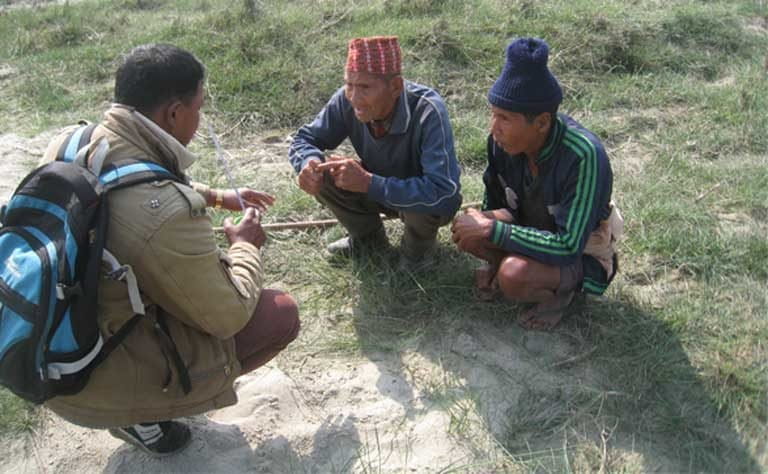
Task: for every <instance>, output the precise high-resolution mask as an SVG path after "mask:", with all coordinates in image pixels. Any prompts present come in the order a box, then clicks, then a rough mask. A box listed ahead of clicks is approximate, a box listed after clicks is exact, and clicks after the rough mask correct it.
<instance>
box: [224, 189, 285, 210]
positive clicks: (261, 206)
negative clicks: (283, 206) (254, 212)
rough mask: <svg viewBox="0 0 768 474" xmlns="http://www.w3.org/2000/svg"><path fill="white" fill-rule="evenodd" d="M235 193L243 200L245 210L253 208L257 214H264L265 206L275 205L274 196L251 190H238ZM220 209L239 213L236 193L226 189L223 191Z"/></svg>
mask: <svg viewBox="0 0 768 474" xmlns="http://www.w3.org/2000/svg"><path fill="white" fill-rule="evenodd" d="M237 192H239V193H240V198H241V199H242V200H243V204H244V205H245V208H246V209H248V208H249V207H255V208H256V209H258V211H259V212H261V213H264V212H266V210H267V206H271V205H272V204H274V203H275V198H274V196H271V195H269V194H267V193H262V192H260V191H255V190H253V189H251V188H239V189H238V190H237ZM221 207H222V208H224V209H227V210H230V211H240V210H241V209H240V201H239V200H238V199H237V193H235V191H234V190H233V189H227V190H225V191H224V198H223V199H222V202H221Z"/></svg>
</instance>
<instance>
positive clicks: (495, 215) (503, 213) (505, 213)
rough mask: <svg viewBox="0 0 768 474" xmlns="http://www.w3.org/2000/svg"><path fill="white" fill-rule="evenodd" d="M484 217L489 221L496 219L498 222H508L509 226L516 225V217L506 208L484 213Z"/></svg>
mask: <svg viewBox="0 0 768 474" xmlns="http://www.w3.org/2000/svg"><path fill="white" fill-rule="evenodd" d="M483 215H484V216H485V217H487V218H488V219H496V220H497V221H501V222H506V223H507V224H514V223H515V216H513V215H512V213H511V212H509V210H507V209H505V208H501V209H494V210H492V211H483Z"/></svg>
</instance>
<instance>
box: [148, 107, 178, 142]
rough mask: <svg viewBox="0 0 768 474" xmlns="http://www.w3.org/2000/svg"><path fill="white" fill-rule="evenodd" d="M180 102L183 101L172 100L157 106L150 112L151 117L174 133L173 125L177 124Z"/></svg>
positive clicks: (163, 127) (161, 126)
mask: <svg viewBox="0 0 768 474" xmlns="http://www.w3.org/2000/svg"><path fill="white" fill-rule="evenodd" d="M180 103H181V102H179V101H171V102H166V103H165V104H163V105H161V106H159V107H156V108H155V109H154V110H153V111H152V112H151V113H150V115H149V119H150V120H152V121H153V122H155V123H156V124H157V125H158V126H159V127H160V128H162V129H163V130H165V131H166V132H168V133H170V134H171V135H172V134H173V133H172V130H173V127H174V126H175V125H176V115H177V109H178V108H179V104H180Z"/></svg>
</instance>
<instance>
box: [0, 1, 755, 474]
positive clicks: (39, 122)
mask: <svg viewBox="0 0 768 474" xmlns="http://www.w3.org/2000/svg"><path fill="white" fill-rule="evenodd" d="M243 3H244V2H240V1H234V0H233V1H229V2H223V1H222V2H214V1H205V0H186V1H183V0H179V1H176V2H168V3H165V2H159V1H153V0H145V1H136V0H133V1H129V0H125V1H113V2H97V3H91V2H82V3H74V4H71V5H68V6H50V7H46V8H39V9H28V10H14V11H12V12H10V13H8V14H5V15H0V65H1V64H6V65H8V66H10V67H11V68H12V70H13V71H14V72H13V73H11V74H10V75H9V76H3V75H2V74H0V86H2V87H0V112H2V113H1V114H0V130H12V131H16V132H27V133H33V132H35V131H38V130H42V129H46V128H50V127H52V126H58V125H62V124H65V123H70V122H72V121H74V120H75V119H77V118H81V117H86V118H90V119H97V118H98V116H99V114H100V111H101V110H102V109H103V107H104V105H105V104H106V103H107V102H108V101H109V98H110V88H111V74H112V71H113V70H114V65H115V62H114V60H115V58H116V57H117V56H118V55H119V54H120V53H122V52H124V51H126V50H127V49H128V48H129V47H130V46H132V45H137V44H141V43H145V42H150V41H165V42H172V43H175V44H178V45H180V46H184V47H187V48H189V49H191V50H192V51H194V52H195V53H196V54H197V55H198V56H199V57H200V58H201V59H202V60H203V62H205V63H206V65H207V67H208V69H209V72H210V78H209V87H208V90H209V98H208V106H207V113H208V114H209V115H210V116H212V117H213V119H215V120H216V121H217V123H219V124H221V125H222V127H224V126H227V128H229V127H228V126H231V125H234V124H235V123H239V124H240V125H239V127H238V128H239V130H240V131H241V132H242V133H243V134H244V135H245V136H246V138H247V136H248V134H250V133H256V132H258V131H259V130H263V129H265V128H269V129H274V128H286V129H290V128H293V127H296V126H298V125H300V124H301V123H302V122H303V121H304V120H306V119H307V118H309V117H311V116H312V115H313V114H314V113H315V112H316V111H317V110H319V108H320V107H322V105H323V104H324V102H325V100H326V99H327V98H328V97H329V96H330V94H331V93H332V92H333V90H335V88H336V87H338V86H339V84H340V78H341V71H342V65H343V61H344V51H345V43H346V40H347V39H348V38H350V37H352V36H358V35H372V34H397V35H399V36H400V38H401V42H402V45H403V49H404V54H405V59H404V60H405V67H406V70H407V71H408V74H407V75H408V77H409V78H410V79H413V80H416V81H419V82H423V83H426V84H430V85H433V86H435V87H436V88H437V89H438V90H439V91H440V92H441V93H442V94H443V96H444V97H445V98H446V100H447V102H448V106H449V109H450V112H451V116H452V120H453V125H454V129H455V132H456V133H455V135H456V139H457V149H458V151H459V156H460V159H461V161H462V163H463V164H464V166H465V174H464V183H465V200H466V201H475V200H478V199H480V198H481V187H480V185H479V174H480V169H481V166H482V160H483V156H482V155H483V148H484V140H485V131H484V129H485V124H486V122H487V106H486V102H485V93H486V91H487V89H488V87H489V85H490V84H491V83H492V81H493V80H494V79H495V77H496V75H497V74H498V72H499V70H500V68H501V65H502V59H503V56H502V52H503V47H504V46H505V44H506V43H507V42H508V40H509V38H511V37H513V36H516V35H523V34H524V35H536V36H542V37H545V38H546V39H547V40H548V41H549V43H550V45H551V50H552V52H553V56H552V58H551V65H552V68H553V69H554V71H555V72H556V73H557V74H558V76H559V78H560V79H561V82H562V83H563V85H564V88H565V91H566V101H565V103H564V104H563V107H562V110H563V111H565V112H567V113H569V114H572V115H574V116H575V117H577V118H578V119H580V120H581V121H582V122H583V123H584V124H585V125H587V126H588V127H590V128H592V129H593V130H594V131H595V132H597V133H598V135H600V136H601V137H603V138H604V140H605V142H606V144H607V146H608V148H609V150H610V151H611V154H612V159H613V160H614V168H615V170H616V171H617V172H616V183H615V186H614V189H615V197H616V199H617V201H618V202H619V203H620V204H621V206H622V209H623V211H624V215H625V218H626V219H627V226H626V231H627V238H626V240H625V241H624V242H623V244H622V254H623V258H622V273H621V275H620V276H619V277H618V278H617V281H616V282H615V283H614V285H613V286H612V288H611V290H610V291H609V294H608V298H607V299H605V300H603V301H600V302H599V303H598V304H595V305H594V306H593V309H591V310H590V315H591V317H590V318H588V323H585V322H583V321H576V322H569V323H568V324H567V326H566V327H567V329H568V330H569V331H571V332H573V333H574V334H577V335H578V337H580V338H582V342H583V343H584V344H588V345H589V346H590V347H593V348H595V351H594V353H593V354H592V356H591V359H590V363H591V364H592V365H594V366H596V367H598V368H599V370H600V371H601V373H603V374H604V376H605V377H606V379H608V380H611V381H612V383H611V387H612V390H613V391H615V392H617V393H624V394H628V395H627V396H626V397H624V398H621V397H619V398H616V397H614V398H611V397H607V398H606V396H605V395H604V394H602V395H600V397H602V398H600V397H597V396H596V395H595V394H594V393H592V392H589V391H586V392H580V391H576V392H573V393H569V394H568V395H567V397H566V396H564V395H562V394H561V395H562V398H561V399H559V402H560V406H561V407H563V410H564V411H563V413H560V414H559V416H555V417H553V418H551V419H548V420H546V421H548V422H549V423H551V425H545V426H547V429H544V430H542V429H540V428H537V427H541V426H542V425H541V422H542V420H540V419H536V417H535V416H534V417H533V419H531V416H532V415H530V414H528V415H526V416H523V414H522V413H509V414H508V415H509V423H510V426H509V436H508V437H506V438H503V439H500V440H499V442H500V443H501V444H502V445H504V446H505V447H506V448H507V449H508V450H509V451H510V452H512V453H513V454H515V453H521V452H525V451H526V449H525V446H528V448H527V449H528V450H529V451H530V446H531V443H534V444H535V441H537V440H540V441H541V442H542V446H544V445H546V444H547V442H549V441H552V440H553V439H555V437H556V436H561V435H562V433H563V432H565V431H567V429H568V428H571V427H578V428H577V429H578V430H579V432H581V433H585V434H586V433H589V432H590V431H589V430H588V429H587V428H585V426H586V425H587V424H589V423H591V422H594V423H596V424H600V425H601V426H602V425H612V423H611V422H610V421H611V420H613V419H614V418H615V419H618V420H622V425H621V428H620V431H621V433H624V435H625V438H624V440H623V442H626V443H630V438H631V443H633V444H634V442H635V441H636V440H637V442H638V443H641V442H653V440H654V439H657V440H658V439H661V440H668V441H670V444H671V442H672V441H674V442H675V443H677V447H676V448H670V449H669V450H668V452H667V456H669V457H670V458H673V459H677V460H679V465H681V466H686V465H687V466H689V467H690V468H693V469H712V468H714V469H715V470H719V469H717V468H718V467H719V468H722V469H725V468H726V467H733V466H743V467H744V468H745V469H754V468H755V464H753V463H754V462H755V461H757V462H759V463H761V465H762V468H763V469H767V468H768V464H766V463H767V462H768V461H767V460H766V457H765V456H766V454H765V446H764V445H760V440H761V439H762V440H764V439H765V426H766V421H767V420H766V418H767V416H768V414H767V412H766V399H765V393H766V362H768V361H767V360H766V352H765V351H766V350H765V341H766V340H768V324H767V323H766V319H767V318H766V312H767V310H766V308H768V296H767V295H766V282H767V281H768V271H767V270H766V268H768V239H767V238H766V235H768V230H767V229H768V228H767V227H766V220H768V171H766V170H767V169H768V168H767V167H766V164H768V163H766V159H765V151H766V149H767V148H768V138H766V137H767V135H766V133H765V131H766V129H767V128H768V115H766V113H765V110H766V109H768V99H766V94H765V92H766V91H767V90H768V87H766V85H767V84H766V70H765V68H764V63H763V60H764V57H763V56H762V55H763V54H764V52H765V50H766V46H768V34H767V33H766V29H767V28H768V14H767V13H766V11H765V7H760V6H759V5H758V4H757V3H754V2H747V1H743V2H735V1H734V2H730V1H720V2H717V1H714V2H695V1H674V2H659V1H654V0H642V1H638V2H632V3H631V4H630V3H629V2H623V1H618V0H603V1H597V0H580V1H547V2H530V1H518V2H503V1H492V0H486V1H476V2H459V1H452V0H431V1H430V0H413V1H406V0H384V1H378V2H371V4H370V5H368V6H360V5H355V4H353V3H351V2H344V1H339V0H329V1H323V2H309V1H291V2H288V1H276V2H264V3H265V6H263V7H262V8H261V10H258V11H256V12H255V14H254V15H253V16H250V15H248V14H247V13H246V12H245V10H244V7H243ZM94 13H96V14H94ZM196 147H197V149H200V150H204V149H205V148H204V146H203V145H202V144H198V145H196ZM206 151H207V150H206ZM198 173H200V174H201V175H202V176H203V177H209V176H210V177H212V176H213V175H214V174H215V169H214V168H213V165H211V163H210V162H209V161H204V162H203V166H202V171H198ZM243 179H244V180H246V179H247V178H246V177H243ZM252 179H253V180H255V181H256V182H259V183H260V180H264V181H265V182H264V183H260V184H263V185H264V187H267V188H268V189H270V190H272V191H273V192H277V193H279V195H280V196H281V204H280V205H279V206H278V207H277V208H276V209H275V210H274V212H273V213H272V218H273V219H275V220H283V219H287V218H294V217H299V216H302V217H306V216H308V215H313V216H314V215H323V212H324V211H323V210H321V209H320V208H319V207H318V206H317V205H316V204H314V202H313V201H312V200H310V199H308V198H306V196H304V195H302V194H301V193H300V192H298V191H297V190H296V188H295V186H294V185H292V184H291V182H290V181H289V179H288V177H287V176H286V177H285V179H280V180H269V181H267V180H265V179H264V178H263V177H262V178H259V177H258V176H255V175H254V176H253V177H252ZM395 231H396V230H395ZM337 235H338V230H334V231H332V232H330V233H328V234H300V235H290V234H286V235H276V236H275V238H274V241H273V242H272V244H271V245H272V246H273V247H274V248H275V249H276V250H275V251H274V252H270V253H269V259H270V262H269V264H268V271H269V272H270V273H271V275H270V279H273V280H280V281H282V282H284V284H286V286H287V287H288V288H291V289H293V291H295V292H298V294H299V295H300V296H301V298H302V300H303V303H304V307H305V308H306V310H307V311H308V313H309V316H310V317H311V315H314V314H319V315H325V314H333V313H334V311H337V309H336V308H339V307H343V306H345V305H348V304H349V302H347V301H344V300H342V299H341V297H339V298H338V299H334V298H331V299H330V300H329V299H326V297H325V294H326V291H325V290H327V289H328V288H330V287H333V288H337V287H341V288H343V289H344V290H348V291H352V292H355V293H356V294H360V295H361V296H359V297H358V300H356V301H354V302H353V303H356V304H357V307H358V310H359V311H360V312H361V313H363V314H368V315H382V314H390V313H391V314H398V315H401V316H403V319H395V320H394V322H389V323H388V322H387V320H386V318H380V317H369V318H363V319H360V320H357V321H356V322H355V323H354V324H352V323H350V325H349V326H343V325H342V327H340V328H338V329H337V331H331V332H330V333H329V334H328V335H327V337H325V338H324V339H323V340H322V341H321V342H322V343H323V344H325V346H323V347H325V349H326V350H327V351H329V352H342V353H358V352H359V351H367V350H371V349H384V350H391V351H399V350H401V349H403V348H404V347H418V344H419V341H425V340H429V337H430V336H431V335H437V334H439V333H440V331H441V330H442V329H443V328H444V327H446V325H447V326H449V327H454V326H455V325H457V324H461V321H462V319H463V318H467V317H469V318H475V317H477V318H484V317H488V316H486V313H487V312H488V309H487V307H479V306H477V305H474V304H472V303H469V302H468V301H467V299H468V298H469V295H470V291H469V275H470V268H471V266H472V263H471V262H470V261H469V260H468V259H466V258H462V257H459V256H456V255H455V254H453V253H452V252H450V251H448V250H446V252H445V258H444V263H443V264H442V267H441V268H442V269H444V270H445V275H443V276H437V277H434V278H431V279H427V281H426V282H424V281H422V282H420V283H421V284H422V285H426V286H427V287H428V288H427V289H428V290H429V291H415V290H414V285H413V282H412V281H411V280H410V279H408V278H404V277H401V276H398V275H394V274H385V275H384V276H381V275H374V276H371V271H370V269H359V268H342V269H335V268H332V267H329V266H328V265H327V264H326V263H325V262H324V261H323V260H322V258H320V257H309V258H307V257H306V256H307V255H312V250H313V249H316V248H317V244H318V240H321V241H324V240H329V239H331V238H333V237H335V236H337ZM442 235H443V238H446V235H445V234H442ZM297 265H303V266H304V267H305V268H307V271H303V272H301V274H296V273H295V272H292V271H291V270H290V269H292V268H296V266H297ZM455 268H458V269H459V271H449V270H453V269H455ZM350 272H351V273H352V274H354V275H355V276H357V277H358V278H356V279H352V280H350V279H349V275H350ZM377 278H378V279H381V278H384V279H385V280H386V281H387V282H388V285H385V287H384V288H383V289H377V290H375V291H374V290H373V289H374V288H380V287H381V285H380V283H381V282H380V280H377ZM457 288H458V289H459V290H458V291H457ZM403 293H405V294H406V295H408V296H412V298H407V299H406V301H403V300H404V299H403V298H402V295H403ZM336 294H338V295H344V294H348V293H347V291H338V292H336ZM392 301H403V302H402V303H397V304H393V303H392ZM491 313H492V316H491V320H492V321H493V320H494V318H496V319H503V318H505V316H504V315H505V314H506V313H507V312H505V310H503V309H501V308H494V309H493V310H492V311H491ZM417 317H418V318H417ZM414 320H418V321H419V322H413V321H414ZM404 321H410V322H409V323H407V324H403V322H404ZM309 324H310V325H311V324H312V323H309ZM307 331H309V332H310V333H311V331H312V328H311V326H310V327H309V328H307ZM370 334H377V336H376V337H375V338H373V337H367V336H366V335H370ZM406 336H407V337H406ZM414 344H415V346H414ZM529 395H530V396H531V397H532V399H535V398H536V397H537V396H547V397H550V399H551V397H552V396H553V395H552V394H551V393H543V394H542V393H537V391H536V387H533V388H532V390H531V391H530V394H529ZM0 397H3V398H0V400H1V401H2V403H3V406H2V408H3V410H2V411H3V412H6V411H11V412H13V413H19V414H23V416H26V414H25V413H26V412H25V411H24V410H23V409H21V408H20V406H19V405H16V408H12V409H8V410H6V404H10V403H14V402H12V400H11V398H10V397H8V396H7V395H0ZM525 406H526V407H530V404H527V405H525ZM14 423H15V422H12V421H9V422H3V424H4V426H5V427H6V429H7V427H9V426H18V423H16V425H14ZM722 427H726V428H728V429H725V428H723V429H721V428H722ZM730 429H732V430H733V431H734V432H736V433H738V434H739V436H738V438H740V441H739V440H738V439H737V440H735V441H734V439H735V438H734V437H733V436H732V435H731V434H728V433H726V432H730ZM585 436H586V435H585ZM635 437H636V438H635ZM732 438H734V439H732ZM617 439H619V437H617ZM660 444H664V443H663V442H662V443H660ZM742 444H743V445H744V446H742ZM533 452H534V453H535V450H534V451H533ZM579 453H580V454H581V455H582V456H583V457H585V458H587V461H585V462H587V463H589V458H590V455H591V454H590V451H589V450H588V449H586V448H585V449H582V450H581V451H579ZM521 456H522V455H520V456H513V457H512V458H513V459H515V460H516V461H519V462H523V461H525V462H529V459H528V458H525V456H522V457H521ZM534 457H535V456H534ZM523 458H525V459H523ZM686 460H688V461H689V462H688V463H687V464H686V462H685V461H686ZM692 460H696V461H695V462H694V461H692ZM593 467H594V465H593Z"/></svg>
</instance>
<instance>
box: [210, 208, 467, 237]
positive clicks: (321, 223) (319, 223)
mask: <svg viewBox="0 0 768 474" xmlns="http://www.w3.org/2000/svg"><path fill="white" fill-rule="evenodd" d="M481 204H482V203H479V202H471V203H469V204H464V205H463V206H461V209H462V210H464V209H468V208H470V207H478V206H480V205H481ZM379 216H380V217H381V219H382V220H389V219H395V218H396V217H397V216H388V215H385V214H380V215H379ZM338 223H339V221H338V220H337V219H319V220H311V221H296V222H275V223H272V224H262V225H261V228H262V229H264V230H301V229H311V228H315V227H316V228H318V229H325V228H326V227H332V226H334V225H336V224H338ZM213 231H214V232H223V231H224V228H223V227H214V228H213Z"/></svg>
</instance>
